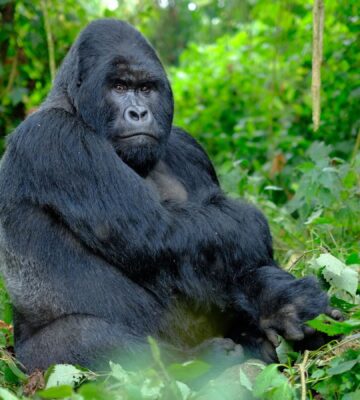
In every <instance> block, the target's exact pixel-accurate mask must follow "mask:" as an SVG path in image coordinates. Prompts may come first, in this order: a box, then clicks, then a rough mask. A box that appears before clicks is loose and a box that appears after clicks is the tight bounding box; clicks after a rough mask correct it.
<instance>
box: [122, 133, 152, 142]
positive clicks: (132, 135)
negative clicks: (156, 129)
mask: <svg viewBox="0 0 360 400" xmlns="http://www.w3.org/2000/svg"><path fill="white" fill-rule="evenodd" d="M139 136H147V137H149V138H151V139H154V140H156V141H157V142H158V141H159V138H158V137H157V136H155V135H154V134H153V133H149V132H135V133H129V134H127V135H121V136H120V137H119V139H130V138H134V137H139Z"/></svg>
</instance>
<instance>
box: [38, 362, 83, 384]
mask: <svg viewBox="0 0 360 400" xmlns="http://www.w3.org/2000/svg"><path fill="white" fill-rule="evenodd" d="M84 376H85V372H84V371H81V370H80V369H78V368H76V367H74V366H73V365H70V364H58V365H54V366H53V367H50V368H49V369H48V371H47V372H46V374H45V379H46V389H48V388H51V387H56V386H70V387H75V386H76V385H77V384H79V382H80V381H81V380H82V379H83V378H84Z"/></svg>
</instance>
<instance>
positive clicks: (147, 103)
mask: <svg viewBox="0 0 360 400" xmlns="http://www.w3.org/2000/svg"><path fill="white" fill-rule="evenodd" d="M154 72H156V71H155V70H154V69H152V68H149V65H146V64H144V63H140V64H139V63H135V62H128V61H127V60H126V61H124V60H123V59H121V60H115V62H114V63H113V68H112V69H111V72H110V74H109V75H108V78H107V82H108V84H107V88H108V89H107V94H106V102H107V104H108V106H109V107H110V109H111V110H112V111H111V113H110V119H109V121H108V129H107V135H108V138H109V140H110V141H111V143H112V144H113V146H114V148H115V150H116V152H117V153H118V155H119V156H120V157H121V158H122V160H123V161H125V162H126V163H127V164H128V165H129V166H130V167H132V168H133V169H135V170H136V171H137V172H138V173H140V174H141V175H146V174H147V173H148V172H149V170H151V169H152V167H153V166H154V165H155V164H156V162H157V161H158V160H159V158H160V157H161V154H162V151H163V149H164V147H165V145H166V141H167V138H168V136H169V133H170V130H171V123H172V112H171V113H169V112H168V110H167V108H169V104H171V97H170V92H169V90H168V88H167V85H166V83H167V81H166V80H164V76H162V75H158V76H157V75H156V74H155V73H154Z"/></svg>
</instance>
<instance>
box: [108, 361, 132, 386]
mask: <svg viewBox="0 0 360 400" xmlns="http://www.w3.org/2000/svg"><path fill="white" fill-rule="evenodd" d="M109 364H110V369H111V376H112V377H113V378H115V379H116V380H118V381H119V382H121V383H128V382H129V381H130V377H129V373H128V372H127V371H125V369H124V368H123V367H122V366H121V365H119V364H115V363H113V362H112V361H110V363H109Z"/></svg>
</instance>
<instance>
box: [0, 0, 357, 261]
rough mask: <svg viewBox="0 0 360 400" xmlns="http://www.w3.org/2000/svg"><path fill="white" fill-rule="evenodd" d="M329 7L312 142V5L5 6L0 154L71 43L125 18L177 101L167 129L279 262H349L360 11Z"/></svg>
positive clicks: (132, 2)
mask: <svg viewBox="0 0 360 400" xmlns="http://www.w3.org/2000/svg"><path fill="white" fill-rule="evenodd" d="M325 3H326V4H325V29H324V49H323V64H322V92H321V103H322V113H321V124H320V129H319V130H317V131H316V132H314V130H313V126H312V121H311V56H312V5H313V2H312V1H311V0H279V1H273V2H270V1H267V0H227V1H224V0H197V1H195V0H194V1H188V0H178V1H175V0H142V1H138V0H127V1H118V0H76V1H75V0H62V1H60V0H58V1H56V0H55V1H49V0H23V1H9V0H0V23H1V31H0V94H1V95H0V138H1V145H0V151H3V149H4V146H5V137H6V135H7V134H8V133H10V132H11V131H12V130H13V129H14V128H15V127H16V126H17V125H18V124H19V123H20V122H21V120H23V119H24V118H25V117H26V115H28V114H29V113H31V112H32V111H34V110H36V108H37V107H38V106H39V104H40V103H41V101H42V100H43V99H44V98H45V96H46V94H47V92H48V91H49V89H50V87H51V81H52V79H53V77H54V75H55V73H56V69H57V68H58V67H59V65H60V63H61V61H62V59H63V58H64V56H65V54H66V52H67V51H68V50H69V48H70V46H71V44H72V42H73V41H74V40H75V38H76V36H77V35H78V33H79V31H80V30H81V29H82V28H83V27H84V26H85V25H86V24H87V23H88V22H89V21H91V20H93V19H96V18H101V17H114V18H121V19H124V20H126V21H129V22H130V23H132V24H134V25H135V26H136V27H137V28H138V29H139V30H140V31H141V32H142V33H143V34H144V35H145V36H146V37H147V38H148V39H149V40H150V42H151V43H152V44H153V45H154V47H155V48H156V49H157V51H158V53H159V55H160V58H161V60H162V61H163V63H164V64H165V66H166V69H167V71H168V74H169V77H170V80H171V82H172V86H173V89H174V93H175V105H176V113H175V123H176V124H178V125H180V126H182V127H183V128H185V129H186V130H188V131H189V132H191V133H192V134H193V135H194V136H195V137H196V138H197V139H198V140H199V141H200V142H201V143H202V145H203V146H204V147H205V149H206V150H207V151H208V152H209V154H210V156H211V158H212V160H213V161H214V162H215V164H216V167H217V169H218V171H219V174H220V177H221V180H222V182H223V185H224V188H225V190H226V191H227V192H229V193H231V194H233V195H235V196H238V195H241V196H243V197H245V198H247V199H249V200H250V201H254V202H256V203H258V204H261V207H262V208H263V210H264V211H265V212H266V213H267V214H268V216H270V217H271V222H272V224H273V225H274V229H275V230H276V240H277V241H279V242H281V240H282V239H284V240H285V241H286V240H290V244H288V245H285V246H284V245H282V244H281V243H280V244H278V246H277V247H278V249H279V251H280V253H279V257H281V256H284V257H285V261H286V262H288V259H289V257H291V254H292V252H293V251H294V250H293V249H294V248H295V249H296V248H299V249H300V251H301V250H304V249H306V248H307V247H308V245H309V244H308V242H307V238H308V237H309V235H310V237H311V240H312V241H313V242H312V244H311V245H312V246H313V245H314V241H315V244H316V246H322V245H324V244H326V245H327V246H330V247H333V246H334V241H335V243H336V244H339V246H338V247H339V251H340V252H342V253H345V257H346V256H348V255H349V254H353V251H354V247H353V246H354V243H356V240H357V237H358V236H357V235H358V233H359V227H358V225H359V224H358V219H359V214H357V213H358V212H359V205H358V203H359V201H358V200H359V197H358V196H359V175H358V168H359V157H358V153H359V144H360V143H359V141H360V139H359V131H360V102H359V98H360V86H359V83H360V74H359V72H360V53H359V50H360V46H359V26H360V21H359V2H358V1H357V0H327V1H326V2H325ZM284 221H286V222H287V223H285V222H284ZM276 222H278V223H276ZM304 223H305V224H304ZM288 224H290V227H289V228H288V229H286V227H287V226H288ZM293 224H295V225H296V226H297V227H294V225H293ZM297 232H298V234H297ZM314 232H315V233H314ZM329 232H330V233H329ZM287 233H288V234H287ZM338 240H339V241H340V242H341V243H338V242H337V241H338ZM344 247H345V248H346V249H345V250H344ZM295 253H298V251H295ZM353 257H354V256H353Z"/></svg>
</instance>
